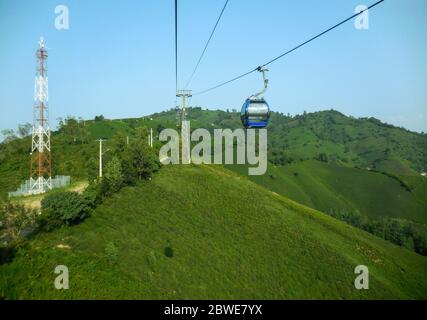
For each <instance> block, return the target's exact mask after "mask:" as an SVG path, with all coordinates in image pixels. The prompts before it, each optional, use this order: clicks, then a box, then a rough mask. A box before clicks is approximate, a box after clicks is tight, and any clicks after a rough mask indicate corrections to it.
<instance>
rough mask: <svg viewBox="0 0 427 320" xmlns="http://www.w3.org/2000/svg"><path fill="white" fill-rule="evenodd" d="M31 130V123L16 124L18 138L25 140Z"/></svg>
mask: <svg viewBox="0 0 427 320" xmlns="http://www.w3.org/2000/svg"><path fill="white" fill-rule="evenodd" d="M31 128H32V125H31V123H23V124H18V130H17V133H18V136H19V137H20V138H25V137H27V136H29V135H30V133H31Z"/></svg>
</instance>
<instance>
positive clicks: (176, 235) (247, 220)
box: [0, 166, 427, 299]
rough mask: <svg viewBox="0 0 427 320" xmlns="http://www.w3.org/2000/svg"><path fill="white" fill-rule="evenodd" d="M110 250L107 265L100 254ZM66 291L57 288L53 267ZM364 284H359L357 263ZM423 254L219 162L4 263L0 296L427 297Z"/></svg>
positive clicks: (114, 204) (127, 192)
mask: <svg viewBox="0 0 427 320" xmlns="http://www.w3.org/2000/svg"><path fill="white" fill-rule="evenodd" d="M111 244H113V247H115V248H117V259H116V260H114V261H111V259H110V258H109V254H108V252H109V251H110V250H109V249H107V248H111V247H112V245H111ZM58 264H64V265H67V266H68V267H69V270H70V289H69V290H65V291H58V290H56V289H54V286H53V280H54V278H55V276H56V275H55V274H54V268H55V266H56V265H58ZM359 264H364V265H367V266H368V267H369V270H370V289H369V290H364V291H358V290H356V289H354V286H353V281H354V278H355V275H354V273H353V272H354V268H355V266H356V265H359ZM426 270H427V258H426V257H422V256H420V255H417V254H414V253H411V252H409V251H407V250H405V249H402V248H399V247H397V246H394V245H392V244H390V243H388V242H386V241H383V240H381V239H378V238H376V237H374V236H371V235H369V234H367V233H365V232H363V231H360V230H357V229H356V228H353V227H351V226H349V225H347V224H345V223H342V222H339V221H337V220H335V219H333V218H331V217H329V216H327V215H325V214H323V213H320V212H318V211H315V210H312V209H309V208H307V207H304V206H302V205H299V204H297V203H295V202H293V201H291V200H288V199H286V198H284V197H283V196H281V195H279V194H276V193H273V192H271V191H268V190H266V189H264V188H263V187H261V186H259V185H257V184H254V183H253V182H251V181H249V180H248V179H243V178H241V177H240V176H238V175H236V174H234V173H231V172H230V171H227V170H225V169H222V168H221V167H218V166H166V167H163V168H162V170H160V172H159V173H157V174H156V175H155V176H154V177H153V179H152V180H151V181H143V182H141V183H139V184H138V185H137V186H136V187H126V188H124V189H122V190H121V191H120V192H119V193H117V194H115V195H113V196H112V197H111V198H110V199H107V200H106V201H105V202H104V203H103V204H101V205H100V206H99V207H98V208H97V209H96V210H95V211H94V212H93V214H92V216H91V217H90V218H89V219H87V220H85V221H84V222H83V223H82V224H80V225H77V226H74V227H71V228H69V227H64V228H61V229H59V230H55V231H54V232H52V233H45V234H39V235H38V236H37V237H36V239H34V240H33V241H31V242H29V243H28V244H27V248H24V249H21V250H20V251H19V253H18V254H17V256H16V257H15V259H14V261H13V262H12V263H10V264H4V265H1V266H0V297H3V298H36V299H40V298H52V299H59V298H73V299H78V298H147V299H149V298H166V299H179V298H183V299H190V298H199V299H204V298H224V299H226V298H240V299H244V298H248V299H250V298H260V299H263V298H272V299H278V298H303V299H313V298H327V299H331V298H338V299H341V298H356V299H359V298H361V299H368V298H424V299H425V298H427V278H426V276H425V271H426Z"/></svg>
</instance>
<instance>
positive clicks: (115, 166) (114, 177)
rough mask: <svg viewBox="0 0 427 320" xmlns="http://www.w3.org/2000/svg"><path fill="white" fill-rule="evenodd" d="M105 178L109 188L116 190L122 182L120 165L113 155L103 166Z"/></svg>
mask: <svg viewBox="0 0 427 320" xmlns="http://www.w3.org/2000/svg"><path fill="white" fill-rule="evenodd" d="M105 179H106V181H107V182H108V185H109V187H110V190H111V191H113V192H117V191H119V190H120V188H121V187H122V184H123V174H122V166H121V164H120V161H119V158H117V157H116V156H114V157H113V158H112V159H111V161H109V162H108V163H107V165H106V166H105Z"/></svg>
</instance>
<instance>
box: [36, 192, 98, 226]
mask: <svg viewBox="0 0 427 320" xmlns="http://www.w3.org/2000/svg"><path fill="white" fill-rule="evenodd" d="M93 201H94V199H93V198H92V197H90V196H89V195H86V196H82V195H80V194H78V193H77V192H70V191H66V192H57V193H52V194H50V195H47V196H46V197H45V198H43V200H42V201H41V206H42V214H41V215H40V216H39V225H40V228H41V229H42V230H47V231H51V230H53V229H55V228H56V227H59V226H60V225H62V224H67V225H70V224H76V223H79V222H81V221H82V220H84V219H85V218H87V217H88V216H89V215H90V213H91V206H93V205H94V202H93Z"/></svg>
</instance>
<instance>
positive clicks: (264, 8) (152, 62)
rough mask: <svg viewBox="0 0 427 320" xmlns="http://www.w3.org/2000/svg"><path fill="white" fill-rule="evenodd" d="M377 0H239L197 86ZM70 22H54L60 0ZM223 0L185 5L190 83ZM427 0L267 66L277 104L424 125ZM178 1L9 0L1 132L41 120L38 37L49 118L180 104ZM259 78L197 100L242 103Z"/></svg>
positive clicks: (233, 0) (1, 31)
mask: <svg viewBox="0 0 427 320" xmlns="http://www.w3.org/2000/svg"><path fill="white" fill-rule="evenodd" d="M373 2H375V0H355V1H354V0H324V1H317V0H302V1H286V0H280V1H279V0H276V1H274V0H250V1H248V0H230V2H229V4H228V7H227V9H226V11H225V13H224V16H223V18H222V20H221V22H220V24H219V26H218V29H217V31H216V33H215V35H214V37H213V39H212V41H211V44H210V47H209V48H208V51H207V53H206V55H205V58H204V60H203V61H202V63H201V65H200V68H199V71H198V73H197V74H196V76H195V78H194V80H193V82H192V86H191V88H192V89H193V90H195V91H198V90H201V89H205V88H206V87H210V86H212V85H215V84H217V83H218V82H221V81H223V80H227V79H229V78H231V77H233V76H235V75H238V74H240V73H243V72H245V71H247V70H250V69H251V68H254V67H256V66H257V65H259V64H261V63H263V62H265V61H267V60H269V59H271V58H273V57H275V56H276V55H279V54H280V53H282V52H284V51H286V50H287V49H289V48H291V47H293V46H295V45H297V44H299V43H300V42H302V41H304V40H306V39H308V38H309V37H311V36H313V35H315V34H316V33H318V32H319V31H322V30H324V29H325V28H327V27H330V26H332V25H333V24H335V23H336V22H338V21H339V20H342V19H343V18H345V17H347V16H350V15H351V14H353V12H354V9H355V7H356V6H357V5H358V4H366V5H369V4H371V3H373ZM59 4H65V5H67V6H68V7H69V14H70V17H69V18H70V29H69V30H62V31H58V30H56V29H55V27H54V20H55V13H54V9H55V6H56V5H59ZM223 4H224V0H209V1H208V0H206V1H200V0H180V1H179V43H180V44H179V80H180V84H181V85H183V84H184V83H185V81H186V80H187V78H188V76H189V75H190V73H191V71H192V68H193V67H194V64H195V63H196V60H197V58H198V56H199V54H200V52H201V50H202V48H203V46H204V43H205V41H206V39H207V37H208V35H209V32H210V30H211V28H212V27H213V25H214V23H215V21H216V18H217V16H218V14H219V12H220V10H221V8H222V6H223ZM426 17H427V1H426V0H386V1H385V2H384V3H383V4H381V5H379V6H377V7H376V8H375V9H373V10H372V11H371V12H370V28H369V30H356V29H355V28H354V24H353V22H349V23H348V24H346V25H344V26H342V27H340V28H339V29H336V30H334V31H332V32H331V33H329V34H328V35H326V36H325V37H322V38H320V39H318V40H316V41H315V42H312V43H311V44H309V45H307V46H305V47H303V48H301V49H300V50H298V51H296V52H295V53H293V54H291V55H289V56H287V57H286V58H285V59H283V60H279V61H277V62H275V63H274V64H272V65H271V66H270V73H269V78H270V88H269V90H268V92H267V94H266V98H267V99H268V101H269V103H270V106H271V107H272V109H273V110H275V111H280V112H284V113H288V112H289V113H291V114H297V113H302V112H303V111H304V110H306V111H316V110H323V109H330V108H334V109H336V110H339V111H341V112H343V113H345V114H349V115H353V116H356V117H362V116H374V117H377V118H379V119H381V120H383V121H386V122H389V123H392V124H395V125H399V126H404V127H406V128H409V129H411V130H416V131H427V112H426V102H427V59H426V58H427V42H426V41H425V39H426V38H425V37H426V34H427V18H426ZM173 18H174V1H173V0H158V1H154V0H151V1H148V0H145V1H142V0H139V1H137V0H135V1H130V0H129V1H118V0H115V1H112V0H111V1H101V0H91V1H83V0H79V1H77V0H74V1H66V0H57V1H50V0H45V1H27V0H0V97H1V100H0V109H1V117H0V129H5V128H15V127H16V125H17V124H18V123H23V122H32V107H33V89H34V72H35V57H34V52H35V50H36V47H37V41H38V39H39V37H40V36H41V35H43V36H44V37H45V39H46V43H47V47H48V49H49V60H48V67H49V103H50V109H51V116H50V119H51V126H52V127H54V126H55V125H56V118H57V117H60V116H62V117H65V116H67V115H74V116H78V117H83V118H86V119H89V118H93V117H94V116H95V115H97V114H103V115H104V116H106V117H109V118H123V117H140V116H143V115H147V114H150V113H153V112H156V111H162V110H165V109H166V108H170V107H172V106H173V105H174V101H175V97H174V93H175V92H174V91H175V75H174V71H175V69H174V20H173ZM260 86H261V79H260V75H258V74H256V73H254V74H252V75H250V76H248V77H246V78H244V79H241V80H239V81H237V82H234V83H233V84H230V85H227V86H225V87H222V88H220V89H218V90H215V91H212V92H210V93H207V94H205V95H201V96H197V97H194V98H192V100H191V104H192V105H198V106H203V107H207V108H220V109H225V108H230V109H231V108H236V109H240V106H241V105H242V102H243V100H244V99H245V98H246V97H247V96H248V95H250V94H251V93H253V92H254V91H256V90H258V89H259V88H260Z"/></svg>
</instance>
